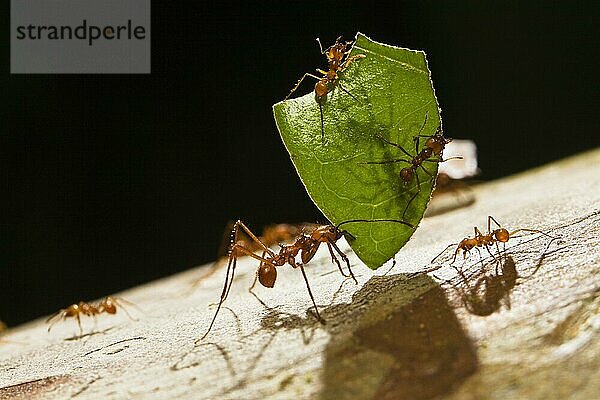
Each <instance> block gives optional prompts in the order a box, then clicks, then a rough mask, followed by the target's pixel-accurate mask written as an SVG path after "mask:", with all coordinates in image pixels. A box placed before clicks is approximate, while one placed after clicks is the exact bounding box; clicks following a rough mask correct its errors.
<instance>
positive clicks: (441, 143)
mask: <svg viewBox="0 0 600 400" xmlns="http://www.w3.org/2000/svg"><path fill="white" fill-rule="evenodd" d="M446 143H448V142H446V139H444V138H443V137H442V136H441V135H438V134H437V133H436V134H435V135H433V136H432V137H430V138H429V139H427V141H426V142H425V146H427V147H428V148H430V149H431V150H432V151H433V153H434V154H435V155H439V154H441V153H442V151H443V150H444V147H445V146H446Z"/></svg>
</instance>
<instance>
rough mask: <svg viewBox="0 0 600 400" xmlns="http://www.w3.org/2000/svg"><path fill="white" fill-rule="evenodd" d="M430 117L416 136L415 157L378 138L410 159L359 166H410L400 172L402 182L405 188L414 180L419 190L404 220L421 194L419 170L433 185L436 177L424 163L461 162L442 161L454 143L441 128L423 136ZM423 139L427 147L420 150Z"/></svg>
mask: <svg viewBox="0 0 600 400" xmlns="http://www.w3.org/2000/svg"><path fill="white" fill-rule="evenodd" d="M428 117H429V112H427V113H425V121H423V125H422V126H421V129H419V132H418V133H417V134H416V135H415V136H414V142H415V155H414V156H413V155H412V154H410V153H409V152H408V151H406V149H404V147H402V146H400V145H399V144H397V143H393V142H390V141H389V140H387V139H385V138H383V137H381V136H378V138H379V139H380V140H381V141H383V142H384V143H386V144H389V145H390V146H394V147H397V148H398V149H400V150H401V151H402V152H403V153H404V154H405V155H406V156H407V157H408V158H397V159H393V160H383V161H367V162H361V163H359V164H395V163H399V162H405V163H407V164H409V166H408V167H404V168H402V169H401V170H400V180H402V182H403V184H404V186H407V185H408V184H409V183H411V182H412V181H413V180H416V181H417V190H416V192H415V193H414V194H413V195H412V197H411V198H410V200H409V201H408V203H406V207H404V211H403V212H402V219H404V218H405V216H406V211H407V210H408V207H409V206H410V204H411V203H412V202H413V201H414V199H415V198H416V197H417V195H418V194H419V193H420V192H421V180H420V179H419V174H418V170H419V169H421V170H422V171H423V172H425V173H426V174H427V175H429V177H430V178H431V179H430V181H431V183H432V184H433V181H434V179H435V176H433V175H432V174H431V173H430V172H429V171H428V170H427V169H426V168H425V167H424V166H423V163H424V162H431V163H435V164H439V163H442V162H445V161H448V160H461V159H462V157H452V158H448V159H446V160H444V159H442V153H443V151H444V147H445V146H446V145H447V144H448V143H450V142H451V141H452V139H451V138H445V137H444V136H443V133H442V129H441V126H438V127H437V128H436V130H435V133H434V134H433V135H430V136H428V135H421V133H422V132H423V129H425V125H427V119H428ZM421 138H427V140H426V141H425V147H423V149H421V150H419V141H420V139H421Z"/></svg>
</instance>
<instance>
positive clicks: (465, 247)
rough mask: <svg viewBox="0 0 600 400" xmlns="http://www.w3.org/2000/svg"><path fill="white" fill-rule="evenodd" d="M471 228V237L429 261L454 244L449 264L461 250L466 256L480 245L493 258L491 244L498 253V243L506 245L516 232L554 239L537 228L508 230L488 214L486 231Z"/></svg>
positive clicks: (432, 261)
mask: <svg viewBox="0 0 600 400" xmlns="http://www.w3.org/2000/svg"><path fill="white" fill-rule="evenodd" d="M492 222H494V223H495V224H496V225H497V226H498V228H496V229H494V230H492ZM473 229H474V232H475V235H474V236H473V237H472V238H471V237H466V238H464V239H463V240H461V241H460V242H459V243H458V244H456V243H453V244H450V245H448V246H447V247H446V248H445V249H444V250H443V251H442V252H441V253H440V254H438V255H437V256H435V258H434V259H433V260H431V263H432V264H433V263H434V262H435V260H436V259H437V258H438V257H439V256H441V255H442V254H443V253H445V252H446V250H448V249H449V248H451V247H454V246H456V250H455V251H454V256H453V258H452V262H451V263H450V264H451V265H452V264H454V262H455V261H456V257H457V256H458V253H460V252H461V251H462V252H463V256H464V258H467V255H468V254H469V253H470V251H471V250H472V249H476V250H477V251H478V252H479V248H480V247H483V248H485V249H486V250H487V252H488V253H489V254H490V256H492V258H494V259H495V257H494V255H493V254H492V252H491V251H490V249H489V247H490V246H492V245H495V246H496V250H497V252H498V254H500V247H499V246H498V243H502V244H503V246H506V245H505V243H506V242H508V241H509V240H510V238H513V237H520V236H515V234H516V233H518V232H531V233H541V234H542V235H545V236H548V237H549V238H551V239H553V240H554V239H556V238H555V237H554V236H550V235H548V234H547V233H544V232H542V231H539V230H537V229H529V228H520V229H517V230H515V231H512V232H509V231H508V230H507V229H506V228H504V227H503V226H502V225H500V224H499V223H498V221H496V220H495V219H494V217H492V216H491V215H489V216H488V228H487V233H481V231H480V230H479V228H477V227H476V226H475V227H474V228H473ZM505 251H506V250H505ZM480 255H481V252H480Z"/></svg>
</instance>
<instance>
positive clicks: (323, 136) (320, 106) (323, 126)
mask: <svg viewBox="0 0 600 400" xmlns="http://www.w3.org/2000/svg"><path fill="white" fill-rule="evenodd" d="M317 104H319V112H320V113H321V144H323V145H324V144H325V123H324V122H323V104H321V102H320V101H318V102H317Z"/></svg>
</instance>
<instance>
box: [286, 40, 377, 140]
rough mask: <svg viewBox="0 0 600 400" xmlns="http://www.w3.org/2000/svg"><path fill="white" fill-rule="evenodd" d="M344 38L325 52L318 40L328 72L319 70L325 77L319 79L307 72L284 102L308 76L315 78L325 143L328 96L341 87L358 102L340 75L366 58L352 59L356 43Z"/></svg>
mask: <svg viewBox="0 0 600 400" xmlns="http://www.w3.org/2000/svg"><path fill="white" fill-rule="evenodd" d="M341 38H342V37H341V36H340V37H338V38H337V39H336V40H335V43H334V44H332V45H331V46H329V47H328V48H326V49H325V50H323V46H322V45H321V40H319V38H317V42H318V43H319V48H320V49H321V54H324V55H325V57H327V64H328V66H329V70H328V71H324V70H322V69H317V72H318V73H319V74H321V75H323V76H321V77H319V76H317V75H314V74H311V73H310V72H306V73H305V74H304V75H302V78H300V80H298V83H296V86H294V87H293V89H292V90H291V91H290V93H289V94H288V95H287V96H286V97H285V99H284V100H287V99H288V98H289V97H290V96H291V95H292V93H294V92H295V91H296V89H298V87H299V86H300V84H301V83H302V81H304V78H306V77H307V76H309V77H311V78H314V79H316V80H317V83H316V84H315V100H316V101H317V104H318V105H319V111H320V112H321V140H322V142H323V143H325V127H324V126H323V104H324V103H325V102H326V101H327V94H328V93H330V92H331V91H333V89H335V88H336V87H339V88H340V89H341V90H342V91H344V93H346V94H348V95H349V96H350V97H352V98H353V99H354V100H357V99H356V97H354V96H352V94H351V93H350V92H349V91H347V90H346V89H345V88H344V87H343V86H342V84H341V82H340V74H341V73H343V72H344V71H345V70H346V69H347V68H348V67H349V66H350V64H351V63H352V62H353V61H356V60H358V59H361V58H365V57H366V56H365V55H364V54H355V55H353V56H351V57H349V56H348V55H349V54H350V51H351V49H348V48H349V47H350V46H352V44H353V43H354V42H352V41H350V42H345V43H343V42H340V39H341Z"/></svg>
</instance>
